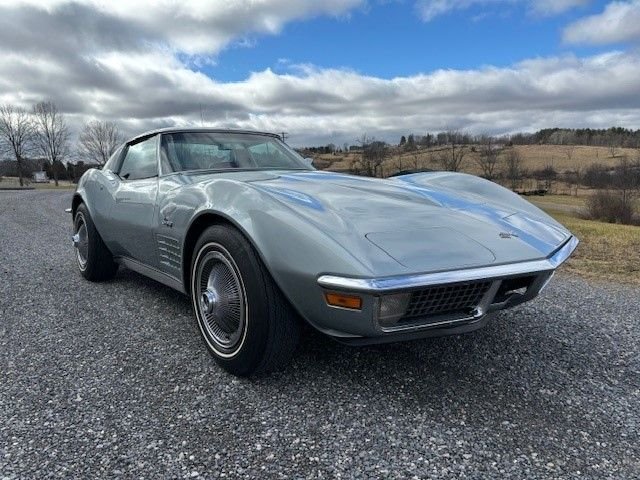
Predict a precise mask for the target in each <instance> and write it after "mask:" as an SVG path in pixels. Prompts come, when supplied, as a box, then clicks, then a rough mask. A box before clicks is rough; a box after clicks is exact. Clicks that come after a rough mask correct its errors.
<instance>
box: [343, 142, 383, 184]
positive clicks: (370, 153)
mask: <svg viewBox="0 0 640 480" xmlns="http://www.w3.org/2000/svg"><path fill="white" fill-rule="evenodd" d="M356 143H357V144H358V145H360V146H361V147H362V152H361V158H360V160H355V161H353V162H351V171H352V172H353V173H358V174H364V175H367V176H369V177H377V176H378V174H380V175H382V173H383V172H382V163H383V162H384V161H385V160H386V159H387V158H388V157H389V149H388V148H387V144H386V143H384V142H380V141H378V140H376V139H375V138H373V137H369V136H368V135H367V134H366V133H365V134H363V135H362V136H360V138H358V139H356Z"/></svg>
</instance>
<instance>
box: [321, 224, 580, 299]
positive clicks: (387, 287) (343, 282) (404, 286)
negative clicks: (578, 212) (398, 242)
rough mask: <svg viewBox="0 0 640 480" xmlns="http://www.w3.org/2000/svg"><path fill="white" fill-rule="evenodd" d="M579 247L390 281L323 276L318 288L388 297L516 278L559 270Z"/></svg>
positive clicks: (565, 246) (570, 244)
mask: <svg viewBox="0 0 640 480" xmlns="http://www.w3.org/2000/svg"><path fill="white" fill-rule="evenodd" d="M578 243H579V242H578V239H577V238H576V237H573V236H572V237H571V238H570V239H569V240H567V241H566V242H565V243H564V244H563V245H562V246H561V247H560V248H558V249H557V250H556V251H555V252H553V253H552V254H551V255H550V256H549V257H547V258H545V259H543V260H533V261H529V262H521V263H511V264H506V265H492V266H489V267H480V268H468V269H462V270H449V271H444V272H434V273H422V274H418V275H403V276H398V277H386V278H348V277H337V276H334V275H322V276H321V277H319V278H318V284H319V285H320V286H321V287H323V288H326V289H330V290H343V291H350V292H362V293H387V292H393V291H399V290H409V289H414V288H420V287H428V286H430V285H440V284H444V283H458V282H468V281H471V280H481V279H485V278H505V277H514V276H518V275H525V274H528V273H535V272H545V271H550V270H555V269H556V268H558V267H559V266H560V265H561V264H562V263H563V262H564V261H565V260H566V259H567V258H569V256H570V255H571V254H572V253H573V251H574V250H575V249H576V247H577V246H578Z"/></svg>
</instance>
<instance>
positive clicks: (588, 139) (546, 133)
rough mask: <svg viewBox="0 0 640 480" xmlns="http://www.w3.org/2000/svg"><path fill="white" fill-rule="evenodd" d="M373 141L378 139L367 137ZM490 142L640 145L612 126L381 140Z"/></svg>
mask: <svg viewBox="0 0 640 480" xmlns="http://www.w3.org/2000/svg"><path fill="white" fill-rule="evenodd" d="M368 138H369V140H370V141H379V140H376V139H375V138H374V137H368ZM487 141H490V142H491V143H493V144H494V145H503V146H512V145H573V146H578V145H583V146H593V147H607V148H609V149H611V148H616V149H617V148H640V129H637V130H633V129H629V128H624V127H609V128H599V129H598V128H560V127H555V128H543V129H541V130H538V131H536V132H533V133H526V132H518V133H513V134H509V135H489V134H478V135H474V134H471V133H468V132H464V131H459V130H447V131H442V132H437V133H426V134H425V135H416V134H413V133H410V134H408V135H401V136H400V139H399V142H398V143H397V144H396V145H394V144H393V143H389V142H382V143H384V144H386V145H387V146H397V147H402V148H403V149H404V150H407V151H410V150H413V149H418V148H420V147H422V148H431V147H439V146H443V145H449V144H451V143H455V144H457V145H478V144H482V143H486V142H487ZM362 148H363V144H362V138H361V137H360V138H358V139H356V141H355V142H351V143H350V142H345V143H344V144H343V145H342V147H340V146H337V145H336V144H334V143H329V144H327V145H322V146H311V147H303V148H302V149H301V150H304V151H307V152H311V153H319V154H327V153H345V152H353V151H359V150H361V149H362Z"/></svg>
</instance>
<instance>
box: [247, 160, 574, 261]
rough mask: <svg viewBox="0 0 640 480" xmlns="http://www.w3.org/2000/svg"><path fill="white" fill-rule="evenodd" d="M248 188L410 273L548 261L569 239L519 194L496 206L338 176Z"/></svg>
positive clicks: (306, 176)
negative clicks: (544, 259) (542, 259)
mask: <svg viewBox="0 0 640 480" xmlns="http://www.w3.org/2000/svg"><path fill="white" fill-rule="evenodd" d="M434 178H435V177H434ZM474 178H475V177H474ZM246 181H247V182H248V183H251V185H252V186H253V187H254V188H256V189H258V190H260V191H262V192H264V193H265V194H267V195H269V196H270V197H272V198H273V199H275V200H276V201H277V202H278V203H280V204H283V205H286V206H287V207H288V208H290V209H293V210H294V211H295V212H296V213H297V214H298V215H301V216H303V217H304V218H305V219H306V220H307V221H308V222H309V223H310V224H312V225H314V226H315V227H316V228H318V229H320V230H321V231H322V232H323V233H324V234H327V235H329V236H331V237H332V238H334V239H335V240H336V241H338V242H339V243H340V244H341V245H350V246H351V247H352V248H359V251H360V252H362V255H369V256H371V255H375V250H374V251H373V252H372V251H371V249H370V248H369V247H370V246H371V245H373V246H375V247H377V249H379V250H378V252H379V253H380V250H381V251H382V252H384V253H386V254H387V255H388V256H389V257H391V258H393V259H394V260H395V261H396V262H397V263H398V264H400V265H402V266H403V267H405V268H406V270H409V271H415V272H418V271H419V272H425V271H438V270H446V269H451V268H465V267H476V266H483V265H490V264H496V263H510V262H517V261H525V260H532V259H538V258H544V257H546V256H548V255H549V254H550V253H552V252H553V251H554V250H555V249H557V248H558V247H559V246H560V245H561V244H562V243H563V242H564V241H566V240H567V239H568V238H569V237H570V233H569V232H568V231H567V230H566V229H565V228H564V227H562V226H561V225H560V224H558V223H557V222H555V221H554V220H553V219H551V217H549V216H548V215H546V214H545V213H544V212H542V211H541V210H539V209H537V208H536V207H533V206H532V205H531V204H529V203H528V202H524V201H523V200H521V199H520V198H518V197H517V196H515V195H513V199H514V201H513V202H512V203H513V204H512V205H509V201H508V197H507V200H506V201H505V200H498V201H496V200H495V199H492V198H483V197H482V196H479V195H477V194H475V193H469V192H461V191H456V190H455V189H452V188H448V187H443V186H441V185H429V184H427V183H423V184H418V183H414V182H407V181H402V180H397V179H396V180H394V179H391V180H381V179H371V178H366V177H357V176H352V175H344V174H338V173H332V172H300V173H285V174H274V175H265V176H262V177H259V178H252V179H247V180H246ZM496 187H497V188H501V187H498V186H497V185H496ZM520 202H524V203H520ZM379 253H378V256H379ZM365 260H367V261H366V262H365V263H369V264H371V263H372V262H373V259H371V258H369V259H365Z"/></svg>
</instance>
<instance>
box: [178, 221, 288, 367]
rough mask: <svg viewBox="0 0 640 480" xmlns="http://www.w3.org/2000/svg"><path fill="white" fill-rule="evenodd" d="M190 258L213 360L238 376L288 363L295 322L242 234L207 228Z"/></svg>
mask: <svg viewBox="0 0 640 480" xmlns="http://www.w3.org/2000/svg"><path fill="white" fill-rule="evenodd" d="M192 258H193V260H192V262H191V274H190V291H191V301H192V304H193V308H194V311H195V315H196V319H197V322H198V327H199V328H200V332H201V334H202V337H203V338H204V340H205V343H206V345H207V348H208V349H209V352H211V354H212V355H213V357H214V358H215V359H216V361H217V362H218V364H220V365H221V366H222V367H223V368H224V369H225V370H227V371H228V372H230V373H232V374H234V375H238V376H249V375H252V374H258V373H266V372H271V371H274V370H277V369H278V368H280V367H282V366H284V365H285V364H287V363H288V362H289V361H290V359H291V357H292V356H293V353H294V351H295V348H296V346H297V344H298V340H299V337H300V325H299V320H298V318H297V316H296V314H295V312H294V311H293V309H292V308H291V306H290V305H289V303H288V301H287V300H286V299H285V298H284V296H283V294H282V292H281V291H280V289H279V288H278V286H277V285H276V284H275V282H274V281H273V279H272V278H271V275H270V274H269V272H268V271H267V269H266V268H265V266H264V265H263V263H262V261H261V260H260V258H259V257H258V255H257V254H256V252H255V251H254V249H253V247H252V246H251V244H250V243H249V242H248V241H247V240H246V239H245V238H244V236H243V235H242V234H241V233H240V232H239V231H237V230H236V229H234V228H232V227H229V226H226V225H214V226H211V227H209V228H207V229H206V230H205V231H204V232H203V233H202V235H201V236H200V238H199V239H198V242H197V243H196V246H195V248H194V251H193V257H192ZM204 297H206V298H204Z"/></svg>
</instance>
